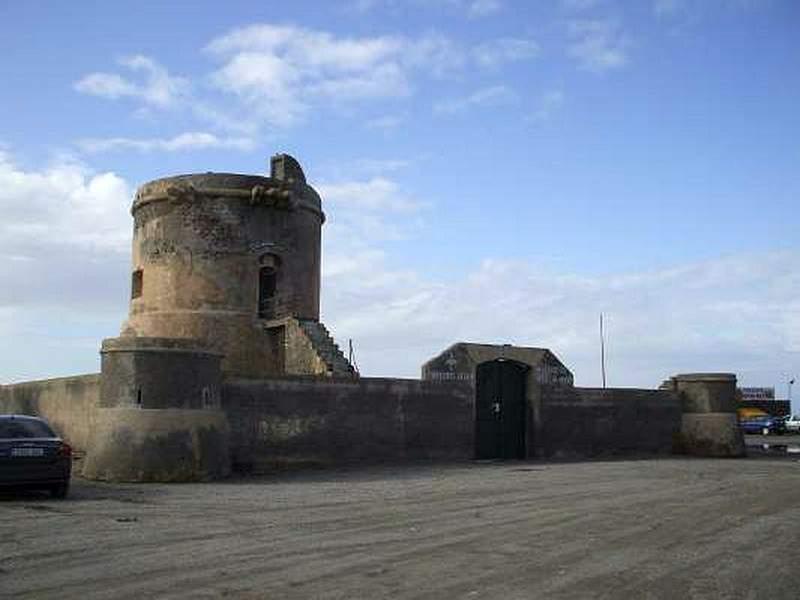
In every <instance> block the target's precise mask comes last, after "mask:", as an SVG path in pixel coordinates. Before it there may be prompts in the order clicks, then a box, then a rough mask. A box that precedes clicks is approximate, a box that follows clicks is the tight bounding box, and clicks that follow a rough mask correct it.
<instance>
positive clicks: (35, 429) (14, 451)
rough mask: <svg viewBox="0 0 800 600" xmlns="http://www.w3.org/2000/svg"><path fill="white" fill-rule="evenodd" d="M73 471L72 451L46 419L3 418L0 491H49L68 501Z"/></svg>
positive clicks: (20, 416)
mask: <svg viewBox="0 0 800 600" xmlns="http://www.w3.org/2000/svg"><path fill="white" fill-rule="evenodd" d="M71 472H72V448H70V447H69V444H67V443H66V442H64V440H62V439H61V438H59V437H58V436H57V435H56V434H55V433H53V430H52V429H50V426H49V425H48V424H47V423H46V422H45V421H44V420H42V419H39V418H37V417H29V416H25V415H0V488H4V489H8V488H39V489H47V490H50V492H51V493H52V494H53V496H55V497H56V498H64V497H66V495H67V492H68V491H69V477H70V474H71Z"/></svg>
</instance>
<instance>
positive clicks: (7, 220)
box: [0, 153, 132, 379]
mask: <svg viewBox="0 0 800 600" xmlns="http://www.w3.org/2000/svg"><path fill="white" fill-rule="evenodd" d="M131 200H132V190H131V187H130V186H129V185H128V183H127V182H126V181H125V180H123V179H122V178H121V177H119V176H118V175H116V174H114V173H111V172H105V173H95V172H92V171H91V170H89V169H88V168H86V167H85V166H82V165H80V164H76V163H70V162H58V163H56V164H53V165H51V166H49V167H46V168H43V169H37V170H28V169H23V168H21V167H19V166H17V165H16V164H15V163H14V162H13V161H12V159H11V157H10V156H9V155H8V154H3V153H0V210H1V211H2V213H3V219H2V221H0V280H1V281H2V282H3V285H2V286H0V337H3V339H6V340H12V339H13V340H14V343H13V344H6V345H5V346H3V348H4V349H5V352H6V355H5V356H3V355H2V351H0V359H2V360H0V363H2V365H3V366H2V368H0V378H1V379H9V378H11V379H27V378H31V377H43V376H54V375H66V374H69V373H70V372H76V371H77V372H82V371H83V372H85V371H86V370H91V369H96V368H97V360H96V357H97V352H96V350H97V347H98V344H99V341H100V338H101V337H103V336H108V335H114V334H115V333H116V332H117V331H118V327H119V324H120V323H121V317H122V315H123V314H124V312H125V309H126V307H127V294H128V291H129V289H128V284H129V281H128V272H129V269H130V245H131V232H132V222H131V217H130V213H129V208H130V204H131ZM43 352H44V353H45V355H47V357H48V360H46V361H43V360H42V356H43V354H42V353H43ZM11 353H13V359H12V356H11Z"/></svg>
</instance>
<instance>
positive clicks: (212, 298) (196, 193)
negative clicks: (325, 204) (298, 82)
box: [122, 154, 352, 377]
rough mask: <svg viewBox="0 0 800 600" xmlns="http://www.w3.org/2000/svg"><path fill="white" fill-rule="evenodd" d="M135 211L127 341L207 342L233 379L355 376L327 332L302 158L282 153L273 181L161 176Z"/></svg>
mask: <svg viewBox="0 0 800 600" xmlns="http://www.w3.org/2000/svg"><path fill="white" fill-rule="evenodd" d="M131 212H132V214H133V218H134V233H133V265H132V275H131V279H132V282H131V304H130V314H129V318H128V320H127V322H126V323H125V325H124V326H123V331H122V335H123V336H124V337H129V336H134V337H164V338H190V339H194V340H198V341H200V342H202V343H203V344H204V345H205V346H206V347H207V348H208V349H210V350H211V351H213V352H216V353H219V354H221V355H222V356H223V358H222V370H223V373H225V374H227V375H234V376H242V377H263V376H269V375H278V374H286V373H290V374H291V373H303V374H320V375H325V374H332V375H350V374H352V370H351V369H348V368H347V367H349V365H346V364H343V363H342V360H341V359H342V358H343V357H342V356H340V354H341V353H340V352H338V348H336V347H335V346H334V345H333V344H332V342H331V341H330V338H329V336H328V334H327V331H325V330H324V327H322V326H321V324H320V323H319V299H320V234H321V227H322V224H323V222H324V221H325V216H324V214H323V212H322V207H321V200H320V197H319V195H318V194H317V192H316V191H315V190H314V189H313V188H312V187H311V186H309V185H308V184H307V183H306V178H305V175H304V173H303V170H302V168H301V167H300V165H299V164H298V162H297V161H296V160H295V159H294V158H292V157H291V156H289V155H286V154H278V155H276V156H274V157H273V158H272V161H271V169H270V176H269V177H261V176H257V175H237V174H231V173H203V174H193V175H179V176H175V177H166V178H163V179H157V180H155V181H151V182H148V183H146V184H144V185H142V186H141V187H140V188H139V190H138V191H137V193H136V197H135V199H134V202H133V208H132V211H131ZM306 346H315V347H312V348H307V347H306ZM315 355H316V356H315ZM345 362H346V361H345Z"/></svg>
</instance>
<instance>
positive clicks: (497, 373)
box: [475, 360, 527, 458]
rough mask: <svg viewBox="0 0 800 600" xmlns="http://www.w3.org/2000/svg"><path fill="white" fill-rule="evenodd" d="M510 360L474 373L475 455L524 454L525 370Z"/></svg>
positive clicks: (480, 366) (484, 365)
mask: <svg viewBox="0 0 800 600" xmlns="http://www.w3.org/2000/svg"><path fill="white" fill-rule="evenodd" d="M526 370H527V369H526V367H525V366H523V365H520V364H518V363H515V362H513V361H509V360H493V361H490V362H485V363H481V364H480V365H478V368H477V370H476V373H475V387H476V390H475V395H476V398H475V457H476V458H525V371H526Z"/></svg>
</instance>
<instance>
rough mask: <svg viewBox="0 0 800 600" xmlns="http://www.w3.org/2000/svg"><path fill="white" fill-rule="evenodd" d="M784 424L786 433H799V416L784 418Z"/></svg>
mask: <svg viewBox="0 0 800 600" xmlns="http://www.w3.org/2000/svg"><path fill="white" fill-rule="evenodd" d="M784 423H786V431H791V432H792V433H798V432H800V415H792V416H791V417H786V419H785V420H784Z"/></svg>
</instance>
